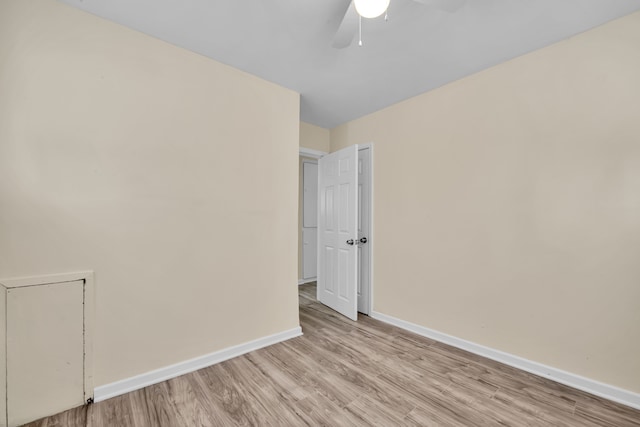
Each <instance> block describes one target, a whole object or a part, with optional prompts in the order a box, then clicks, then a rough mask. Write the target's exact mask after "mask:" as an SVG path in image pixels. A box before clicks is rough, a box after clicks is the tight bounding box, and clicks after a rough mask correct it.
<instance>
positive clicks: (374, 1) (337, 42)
mask: <svg viewBox="0 0 640 427" xmlns="http://www.w3.org/2000/svg"><path fill="white" fill-rule="evenodd" d="M412 1H414V2H416V3H420V4H424V5H428V6H433V7H436V8H438V9H442V10H444V11H446V12H449V13H453V12H455V11H456V10H458V9H460V7H462V5H464V3H465V2H466V0H412ZM389 2H390V0H350V1H349V7H347V11H346V12H345V14H344V17H343V18H342V22H341V23H340V27H338V31H336V34H335V36H334V37H333V42H332V43H331V45H332V46H333V47H335V48H337V49H342V48H345V47H347V46H349V45H350V44H351V41H352V40H353V36H355V34H356V32H358V29H359V24H360V20H361V18H377V17H378V16H380V15H382V14H383V13H385V12H386V11H387V8H388V7H389ZM359 44H360V46H362V41H361V40H360V41H359Z"/></svg>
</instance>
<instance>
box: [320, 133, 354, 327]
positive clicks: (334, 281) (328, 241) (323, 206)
mask: <svg viewBox="0 0 640 427" xmlns="http://www.w3.org/2000/svg"><path fill="white" fill-rule="evenodd" d="M318 204H319V211H318V212H319V218H318V301H320V302H321V303H323V304H325V305H327V306H329V307H331V308H332V309H334V310H336V311H337V312H339V313H341V314H343V315H345V316H347V317H348V318H350V319H352V320H357V319H358V296H357V281H358V246H357V244H356V241H357V239H358V229H357V228H358V146H357V145H353V146H351V147H347V148H344V149H342V150H340V151H337V152H335V153H331V154H327V155H326V156H324V157H322V158H321V159H320V160H319V162H318Z"/></svg>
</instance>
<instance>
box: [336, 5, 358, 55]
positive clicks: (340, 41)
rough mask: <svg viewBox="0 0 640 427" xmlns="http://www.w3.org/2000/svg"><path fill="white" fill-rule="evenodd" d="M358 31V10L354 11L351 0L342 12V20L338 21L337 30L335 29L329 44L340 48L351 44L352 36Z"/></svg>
mask: <svg viewBox="0 0 640 427" xmlns="http://www.w3.org/2000/svg"><path fill="white" fill-rule="evenodd" d="M357 31H358V12H357V11H356V7H355V5H354V4H353V1H351V2H349V7H348V8H347V11H346V12H345V13H344V17H343V18H342V22H341V23H340V27H338V31H336V35H335V36H333V42H332V43H331V46H333V47H335V48H337V49H342V48H345V47H347V46H349V45H350V44H351V41H352V40H353V36H355V35H356V32H357Z"/></svg>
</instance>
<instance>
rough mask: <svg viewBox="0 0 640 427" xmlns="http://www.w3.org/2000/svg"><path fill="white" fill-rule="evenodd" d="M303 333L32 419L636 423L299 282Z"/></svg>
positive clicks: (590, 399) (619, 409)
mask: <svg viewBox="0 0 640 427" xmlns="http://www.w3.org/2000/svg"><path fill="white" fill-rule="evenodd" d="M300 321H301V324H302V328H303V331H304V336H302V337H299V338H295V339H292V340H289V341H286V342H284V343H280V344H276V345H273V346H271V347H268V348H265V349H262V350H258V351H255V352H252V353H249V354H246V355H244V356H241V357H237V358H235V359H232V360H229V361H226V362H223V363H220V364H218V365H215V366H211V367H209V368H206V369H202V370H199V371H196V372H193V373H191V374H188V375H184V376H181V377H179V378H175V379H172V380H169V381H165V382H163V383H160V384H156V385H153V386H150V387H147V388H144V389H142V390H138V391H135V392H132V393H128V394H126V395H123V396H119V397H116V398H113V399H109V400H106V401H104V402H100V403H96V404H93V405H89V406H84V407H81V408H76V409H73V410H70V411H67V412H64V413H61V414H58V415H55V416H52V417H49V418H45V419H43V420H40V421H36V422H34V423H31V424H29V426H42V427H45V426H47V427H50V426H85V425H87V426H227V425H230V426H231V425H252V426H298V425H327V426H359V425H377V426H405V425H406V426H495V425H511V426H585V427H589V426H640V411H636V410H633V409H630V408H627V407H625V406H622V405H618V404H616V403H612V402H609V401H607V400H604V399H600V398H597V397H594V396H592V395H589V394H587V393H583V392H581V391H577V390H574V389H571V388H569V387H566V386H563V385H560V384H557V383H554V382H552V381H549V380H546V379H543V378H540V377H537V376H534V375H530V374H528V373H525V372H522V371H519V370H517V369H514V368H510V367H508V366H505V365H502V364H500V363H497V362H493V361H491V360H488V359H484V358H481V357H478V356H475V355H473V354H470V353H467V352H464V351H462V350H458V349H456V348H453V347H449V346H447V345H444V344H441V343H438V342H435V341H431V340H429V339H426V338H423V337H420V336H417V335H414V334H411V333H409V332H406V331H403V330H401V329H398V328H395V327H393V326H389V325H387V324H384V323H381V322H378V321H375V320H373V319H370V318H369V317H367V316H362V315H361V316H359V318H358V322H351V321H350V320H348V319H346V318H343V317H342V316H339V315H338V314H336V313H335V312H333V311H332V310H330V309H328V308H326V307H324V306H323V305H321V304H319V303H318V302H317V301H316V300H315V285H314V284H309V285H303V286H301V287H300Z"/></svg>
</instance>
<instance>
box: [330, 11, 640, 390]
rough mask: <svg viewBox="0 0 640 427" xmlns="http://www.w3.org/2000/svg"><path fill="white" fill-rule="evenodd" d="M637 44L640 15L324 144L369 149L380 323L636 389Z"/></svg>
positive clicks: (639, 370) (639, 241) (337, 133)
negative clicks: (409, 325) (390, 321)
mask: <svg viewBox="0 0 640 427" xmlns="http://www.w3.org/2000/svg"><path fill="white" fill-rule="evenodd" d="M638 46H640V13H636V14H633V15H630V16H627V17H625V18H622V19H619V20H617V21H613V22H610V23H608V24H606V25H603V26H601V27H599V28H596V29H594V30H592V31H589V32H586V33H583V34H580V35H577V36H575V37H572V38H570V39H568V40H565V41H563V42H560V43H557V44H555V45H552V46H549V47H547V48H544V49H541V50H539V51H536V52H533V53H530V54H528V55H525V56H522V57H519V58H517V59H514V60H511V61H508V62H506V63H503V64H501V65H498V66H495V67H493V68H490V69H487V70H486V71H483V72H481V73H478V74H475V75H472V76H470V77H467V78H465V79H462V80H459V81H456V82H454V83H451V84H449V85H447V86H444V87H441V88H439V89H437V90H434V91H432V92H429V93H426V94H423V95H420V96H417V97H414V98H412V99H409V100H407V101H404V102H401V103H399V104H396V105H394V106H391V107H389V108H386V109H384V110H381V111H378V112H376V113H373V114H371V115H368V116H366V117H363V118H360V119H358V120H354V121H351V122H349V123H346V124H344V125H342V126H340V127H337V128H335V129H333V130H332V131H331V149H332V151H335V150H338V149H340V148H343V147H345V146H348V145H351V144H361V143H367V142H373V143H374V146H375V165H374V166H375V169H374V173H375V177H374V180H375V193H374V196H375V198H374V203H375V205H374V218H375V222H374V233H375V234H374V236H375V240H376V242H375V254H374V259H375V270H374V282H375V288H374V310H375V311H377V312H381V313H384V314H387V315H390V316H394V317H396V318H400V319H403V320H406V321H409V322H413V323H415V324H418V325H421V326H424V327H428V328H431V329H434V330H437V331H440V332H444V333H447V334H450V335H453V336H455V337H459V338H462V339H465V340H468V341H472V342H475V343H478V344H482V345H484V346H487V347H491V348H493V349H498V350H502V351H504V352H507V353H510V354H514V355H517V356H520V357H524V358H526V359H529V360H532V361H536V362H539V363H543V364H546V365H548V366H552V367H555V368H559V369H562V370H565V371H568V372H571V373H574V374H578V375H582V376H584V377H587V378H590V379H594V380H597V381H601V382H603V383H607V384H610V385H614V386H618V387H620V388H623V389H626V390H629V391H632V392H640V358H639V357H638V354H640V340H639V339H637V338H638V337H639V336H640V286H638V283H640V267H639V265H640V264H639V263H638V260H639V259H640V191H639V189H640V143H639V141H640V139H639V135H640V120H638V118H640V101H639V100H640V79H639V78H638V76H640V55H638ZM389 84H393V82H389Z"/></svg>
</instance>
